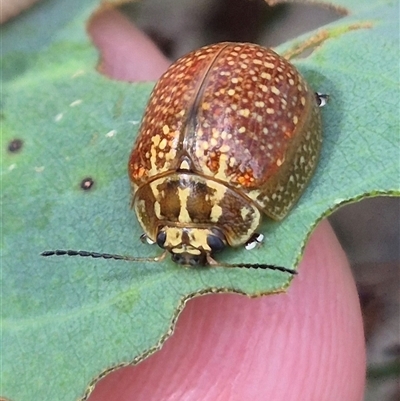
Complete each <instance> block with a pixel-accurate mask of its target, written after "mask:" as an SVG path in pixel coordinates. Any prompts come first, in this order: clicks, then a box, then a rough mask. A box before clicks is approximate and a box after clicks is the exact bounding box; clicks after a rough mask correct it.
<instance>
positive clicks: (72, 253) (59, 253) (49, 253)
mask: <svg viewBox="0 0 400 401" xmlns="http://www.w3.org/2000/svg"><path fill="white" fill-rule="evenodd" d="M166 254H167V252H166V251H165V252H163V253H162V254H161V255H160V256H156V257H154V258H141V257H137V258H135V257H133V256H123V255H116V254H112V253H99V252H91V251H73V250H71V249H68V250H64V249H56V250H54V251H43V252H42V253H41V254H40V256H82V257H84V258H87V257H90V258H94V259H114V260H127V261H130V262H160V261H161V260H163V259H164V258H165V256H166Z"/></svg>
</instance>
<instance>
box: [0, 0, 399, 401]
mask: <svg viewBox="0 0 400 401" xmlns="http://www.w3.org/2000/svg"><path fill="white" fill-rule="evenodd" d="M36 1H37V0H36ZM32 2H35V0H10V1H6V0H2V3H1V8H2V10H1V11H2V13H1V20H2V21H4V20H6V19H9V18H11V17H13V16H14V15H16V14H18V12H20V10H21V9H23V8H26V7H28V6H29V3H32ZM119 8H120V10H121V11H122V12H124V13H125V14H126V15H127V16H129V18H131V19H132V20H133V21H134V22H135V24H136V25H137V26H139V27H140V28H141V29H142V30H143V31H145V32H146V33H147V34H148V35H149V36H150V37H151V38H152V39H153V40H154V41H155V42H156V44H157V45H158V46H159V48H160V49H161V50H162V51H163V52H164V54H165V55H167V56H168V57H169V58H170V59H171V60H175V59H177V58H178V57H179V56H181V55H183V54H185V53H187V52H188V51H190V50H193V49H195V48H198V47H201V46H203V45H206V44H209V43H214V42H218V41H225V40H227V41H242V42H243V41H249V42H255V43H259V44H261V45H264V46H266V47H273V46H277V45H279V44H280V43H283V42H285V41H286V40H288V39H291V38H294V37H296V36H298V35H299V34H302V33H305V32H307V31H310V30H313V29H316V28H318V27H320V26H323V25H325V24H328V23H330V22H332V21H334V20H337V19H340V18H342V17H343V14H342V13H340V12H339V10H335V9H334V8H329V7H322V6H321V5H316V4H315V5H312V6H311V5H305V4H281V5H277V6H274V7H269V6H267V5H266V4H265V2H264V1H263V0H162V1H160V0H143V1H142V2H136V3H130V4H126V5H123V6H120V7H119ZM399 34H400V32H399ZM399 163H400V153H399ZM399 180H400V177H399ZM329 219H330V221H331V224H332V226H333V228H334V229H335V231H336V234H337V236H338V238H339V240H340V242H341V244H342V246H343V248H344V249H345V251H346V253H347V255H348V258H349V261H350V264H351V266H352V269H353V272H354V276H355V278H356V282H357V286H358V291H359V295H360V301H361V306H362V309H363V315H364V325H365V335H366V341H367V357H368V384H367V391H366V396H365V401H377V400H380V401H399V400H400V290H399V289H400V269H399V260H400V224H399V222H400V200H399V198H390V197H378V198H373V199H366V200H363V201H361V202H358V203H354V204H350V205H347V206H344V207H343V208H341V209H340V210H338V211H336V212H335V213H334V214H333V215H332V216H331V217H330V218H329ZM338 401H339V400H338ZM340 401H345V400H340Z"/></svg>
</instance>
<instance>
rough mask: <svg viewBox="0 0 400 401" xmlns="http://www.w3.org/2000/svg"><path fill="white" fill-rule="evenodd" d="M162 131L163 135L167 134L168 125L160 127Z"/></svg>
mask: <svg viewBox="0 0 400 401" xmlns="http://www.w3.org/2000/svg"><path fill="white" fill-rule="evenodd" d="M162 130H163V132H164V135H167V134H169V127H168V125H164V126H163V127H162Z"/></svg>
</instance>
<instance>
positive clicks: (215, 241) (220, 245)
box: [207, 234, 225, 252]
mask: <svg viewBox="0 0 400 401" xmlns="http://www.w3.org/2000/svg"><path fill="white" fill-rule="evenodd" d="M207 244H208V246H209V247H210V248H211V251H212V252H219V251H222V250H223V249H224V248H225V244H224V241H222V239H221V238H220V237H217V236H216V235H212V234H210V235H208V236H207Z"/></svg>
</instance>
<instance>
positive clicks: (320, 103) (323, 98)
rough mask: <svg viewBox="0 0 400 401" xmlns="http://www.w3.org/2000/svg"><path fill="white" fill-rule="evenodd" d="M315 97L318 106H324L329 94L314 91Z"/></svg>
mask: <svg viewBox="0 0 400 401" xmlns="http://www.w3.org/2000/svg"><path fill="white" fill-rule="evenodd" d="M315 98H316V99H317V104H318V107H324V106H325V105H326V104H327V103H328V100H329V95H327V94H325V93H319V92H315Z"/></svg>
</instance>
